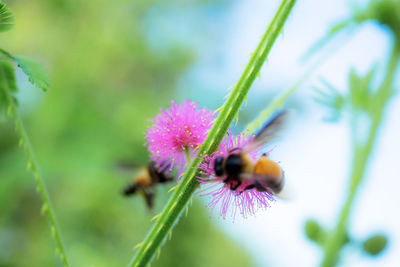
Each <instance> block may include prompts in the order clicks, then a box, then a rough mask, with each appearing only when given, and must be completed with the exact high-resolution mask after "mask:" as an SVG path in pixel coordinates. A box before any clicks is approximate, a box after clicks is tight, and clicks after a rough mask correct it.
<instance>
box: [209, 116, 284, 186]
mask: <svg viewBox="0 0 400 267" xmlns="http://www.w3.org/2000/svg"><path fill="white" fill-rule="evenodd" d="M287 115H288V111H282V112H280V113H278V114H277V115H276V116H274V117H273V118H272V119H271V120H270V121H269V122H267V123H266V124H265V126H264V127H263V128H262V129H261V130H260V131H259V132H258V133H257V134H256V136H255V137H254V139H253V141H252V142H251V143H249V144H247V145H246V146H244V147H242V148H239V147H236V148H234V149H232V150H231V151H229V155H228V156H227V157H222V156H219V157H217V158H216V159H215V160H214V172H215V175H216V176H217V177H222V176H224V175H226V177H227V178H226V179H225V180H224V181H223V182H224V183H226V184H228V185H229V186H230V189H231V190H233V191H235V190H236V189H238V188H239V186H241V185H242V183H243V182H244V181H246V182H250V184H249V185H247V186H246V187H245V188H244V189H243V190H241V192H239V193H242V192H243V191H245V190H249V189H253V188H256V189H257V190H258V191H261V192H265V191H267V192H269V193H272V194H279V193H280V192H281V191H282V188H283V184H284V173H283V170H282V169H281V167H280V166H279V165H278V164H277V163H276V162H274V161H272V160H271V159H269V158H268V157H267V155H266V154H263V155H262V156H261V157H260V158H259V159H258V160H257V161H256V162H253V160H252V159H251V158H250V156H249V153H250V152H251V151H253V150H255V149H258V148H261V147H262V146H263V145H265V144H266V143H267V142H268V141H269V140H270V139H271V138H272V137H274V136H275V135H276V134H277V133H278V131H279V130H280V129H281V128H282V126H283V124H284V122H285V121H286V117H287Z"/></svg>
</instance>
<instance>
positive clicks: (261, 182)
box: [240, 173, 285, 195]
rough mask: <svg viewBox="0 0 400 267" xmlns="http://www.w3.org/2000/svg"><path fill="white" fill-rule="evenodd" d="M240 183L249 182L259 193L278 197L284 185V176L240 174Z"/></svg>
mask: <svg viewBox="0 0 400 267" xmlns="http://www.w3.org/2000/svg"><path fill="white" fill-rule="evenodd" d="M240 179H241V180H242V181H249V182H251V183H252V185H253V186H254V187H255V188H256V189H257V190H259V191H267V192H270V193H272V194H274V195H278V194H279V193H280V192H281V191H282V189H283V185H284V182H285V180H284V176H277V175H268V174H257V173H241V174H240Z"/></svg>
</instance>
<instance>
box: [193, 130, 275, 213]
mask: <svg viewBox="0 0 400 267" xmlns="http://www.w3.org/2000/svg"><path fill="white" fill-rule="evenodd" d="M253 139H254V136H252V135H248V134H240V135H238V136H234V135H232V134H230V133H228V135H227V136H226V137H225V138H224V139H223V140H222V142H221V144H220V147H219V151H215V152H214V153H212V154H211V155H205V156H204V157H203V162H202V163H201V164H200V166H199V168H200V176H199V177H197V178H198V181H199V182H200V184H202V185H204V186H205V188H204V189H202V190H201V192H200V194H201V195H202V196H209V197H211V200H210V202H209V203H208V207H209V208H210V209H211V214H212V213H213V212H214V210H215V209H219V212H218V213H219V216H222V217H223V218H226V217H227V216H230V217H232V218H233V219H234V218H235V216H236V214H237V213H239V214H240V215H242V216H243V217H244V218H247V217H248V216H249V215H254V214H255V213H256V211H257V210H258V209H260V208H261V209H263V208H264V209H265V208H268V207H270V203H271V202H273V201H275V199H274V197H273V195H272V194H271V193H269V192H266V191H265V192H260V191H258V190H257V189H256V188H252V189H245V188H246V187H247V186H248V185H250V184H251V182H249V181H243V182H242V184H241V185H240V186H239V187H237V188H236V189H235V190H232V189H231V185H230V182H224V181H225V179H226V178H227V176H226V175H224V176H221V177H218V176H216V175H215V172H214V161H215V159H216V158H217V157H219V156H222V157H228V156H229V155H230V154H231V151H232V149H234V148H242V147H244V146H245V145H246V144H248V143H250V142H252V140H253ZM258 155H259V152H258V151H251V152H250V153H249V156H250V158H251V159H252V160H253V161H254V162H255V161H256V160H257V156H258ZM233 188H234V187H233Z"/></svg>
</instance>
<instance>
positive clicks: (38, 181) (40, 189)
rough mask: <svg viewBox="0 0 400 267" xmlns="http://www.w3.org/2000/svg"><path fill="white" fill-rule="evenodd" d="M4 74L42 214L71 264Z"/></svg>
mask: <svg viewBox="0 0 400 267" xmlns="http://www.w3.org/2000/svg"><path fill="white" fill-rule="evenodd" d="M2 76H3V73H2V69H1V68H0V82H1V83H3V84H2V86H3V88H4V89H5V90H3V91H4V94H5V96H6V98H7V102H8V113H11V115H12V117H13V119H14V122H15V128H16V131H17V132H18V134H19V135H20V145H21V146H23V147H24V149H25V152H26V154H27V156H28V164H27V168H28V169H29V170H31V171H32V173H33V175H34V177H35V180H36V184H37V189H38V192H39V193H40V195H41V197H42V200H43V205H42V210H41V212H42V214H44V213H46V214H47V217H48V219H49V222H50V230H51V235H52V236H53V237H54V239H55V241H56V253H57V254H59V256H60V259H61V261H62V262H63V264H64V266H70V265H69V262H68V259H67V255H66V253H65V249H64V244H63V242H62V239H61V234H60V230H59V227H58V225H57V221H56V215H55V212H54V209H53V207H52V204H51V201H50V197H49V193H48V191H47V188H46V185H45V182H44V179H43V177H42V176H41V174H40V172H39V167H38V164H37V162H36V160H35V156H34V153H33V148H32V145H31V143H30V140H29V137H28V134H27V133H26V130H25V127H24V124H23V122H22V120H21V118H20V116H19V113H18V111H17V108H16V105H15V102H14V100H13V97H12V96H11V94H10V88H9V86H8V84H7V82H5V79H3V78H1V77H2Z"/></svg>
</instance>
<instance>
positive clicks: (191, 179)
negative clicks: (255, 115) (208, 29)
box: [128, 0, 296, 266]
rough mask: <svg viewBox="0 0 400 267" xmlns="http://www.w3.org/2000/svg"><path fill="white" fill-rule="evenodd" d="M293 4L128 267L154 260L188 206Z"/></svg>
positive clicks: (276, 21)
mask: <svg viewBox="0 0 400 267" xmlns="http://www.w3.org/2000/svg"><path fill="white" fill-rule="evenodd" d="M295 2H296V0H282V2H281V5H280V7H279V9H278V11H277V13H276V14H275V17H274V18H273V20H272V22H271V23H270V25H269V26H268V29H267V31H266V32H265V34H264V36H263V37H262V39H261V41H260V43H259V45H258V47H257V49H256V50H255V52H254V53H253V54H252V57H251V59H250V61H249V63H248V64H247V66H246V68H245V70H244V72H243V73H242V75H241V77H240V79H239V81H238V83H237V84H236V85H235V86H234V88H233V90H232V92H231V94H230V96H229V98H228V99H227V101H226V102H225V104H224V105H223V107H222V109H221V110H220V113H219V116H218V118H217V120H216V122H215V124H214V125H213V127H212V128H211V130H210V132H209V134H208V136H207V138H206V140H205V141H204V143H203V144H202V145H201V146H200V148H199V151H198V153H197V156H196V157H195V158H194V160H193V161H192V163H191V165H190V167H189V169H188V170H187V172H186V173H185V175H184V177H183V178H182V180H181V182H180V183H179V185H178V186H177V188H176V191H175V193H174V194H173V195H172V197H171V198H170V200H169V201H168V203H167V205H166V206H165V208H164V210H163V212H162V213H161V214H160V215H159V217H158V219H157V221H156V222H155V224H154V225H153V228H152V229H151V230H150V232H149V233H148V235H147V237H146V238H145V240H144V242H143V243H141V244H140V245H139V250H138V252H137V253H136V255H135V256H134V257H133V258H132V260H131V262H130V263H129V265H128V266H145V265H147V264H148V263H149V262H150V261H151V259H152V258H153V257H154V255H155V253H156V251H157V250H159V248H160V245H161V244H162V243H163V242H164V241H165V237H166V236H167V234H168V233H171V231H172V227H173V226H174V225H175V224H176V222H177V221H178V218H179V215H180V214H181V213H182V211H183V209H184V208H185V207H186V206H187V204H188V202H189V200H190V199H191V196H192V194H193V192H194V191H195V190H196V188H197V187H198V185H199V182H198V181H197V179H196V177H197V176H199V169H198V168H196V167H197V166H199V164H200V163H201V156H202V155H204V154H211V153H212V152H213V151H215V150H216V149H217V147H218V145H219V143H220V142H221V140H222V138H223V137H224V136H225V134H226V132H227V130H228V128H229V126H230V124H231V123H232V121H233V119H234V118H235V116H236V115H237V113H238V111H239V108H240V106H241V105H242V103H243V101H244V99H245V97H246V95H247V93H248V91H249V89H250V86H251V85H252V83H253V82H254V80H255V78H256V77H257V74H258V73H259V71H260V69H261V66H262V65H263V63H264V61H265V60H266V58H267V55H268V53H269V51H270V49H271V47H272V45H273V43H274V42H275V40H276V38H277V36H278V35H279V33H280V32H281V30H282V27H283V25H284V23H285V21H286V19H287V17H288V15H289V13H290V11H291V10H292V7H293V5H294V4H295Z"/></svg>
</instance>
